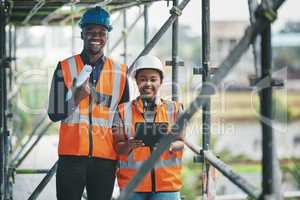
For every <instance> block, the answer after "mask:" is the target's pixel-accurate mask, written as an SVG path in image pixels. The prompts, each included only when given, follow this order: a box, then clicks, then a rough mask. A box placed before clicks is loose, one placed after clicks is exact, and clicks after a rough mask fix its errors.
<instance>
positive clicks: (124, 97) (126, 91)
mask: <svg viewBox="0 0 300 200" xmlns="http://www.w3.org/2000/svg"><path fill="white" fill-rule="evenodd" d="M129 95H130V94H129V85H128V79H127V77H126V83H125V88H124V92H123V95H122V97H121V100H120V103H119V104H121V103H124V102H128V101H129V100H130V96H129Z"/></svg>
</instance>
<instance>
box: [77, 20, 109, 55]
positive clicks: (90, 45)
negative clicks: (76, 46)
mask: <svg viewBox="0 0 300 200" xmlns="http://www.w3.org/2000/svg"><path fill="white" fill-rule="evenodd" d="M107 37H108V33H107V29H106V28H105V27H104V26H101V25H88V26H86V27H85V28H84V29H83V30H82V39H83V43H84V49H85V50H86V52H87V53H88V54H90V55H102V54H103V48H104V46H105V44H106V42H107Z"/></svg>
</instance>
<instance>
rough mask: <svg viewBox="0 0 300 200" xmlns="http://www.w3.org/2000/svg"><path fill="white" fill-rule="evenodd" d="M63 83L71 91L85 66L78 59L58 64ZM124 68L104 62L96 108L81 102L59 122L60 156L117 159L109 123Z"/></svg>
mask: <svg viewBox="0 0 300 200" xmlns="http://www.w3.org/2000/svg"><path fill="white" fill-rule="evenodd" d="M60 64H61V68H62V73H63V78H64V83H65V85H66V87H67V88H68V89H72V86H73V80H74V78H76V77H78V75H79V73H80V71H81V70H82V68H83V66H84V64H83V61H82V60H81V57H80V55H75V56H73V57H70V58H68V59H66V60H63V61H61V63H60ZM126 70H127V68H126V66H125V65H119V64H115V63H113V61H112V59H110V58H106V61H105V63H104V66H103V69H102V71H101V74H100V76H99V79H98V82H97V84H96V88H95V90H96V94H97V100H98V101H99V104H95V103H92V102H90V101H91V99H90V96H88V97H86V98H84V99H83V100H81V101H80V103H79V106H78V107H77V108H76V110H75V111H74V112H73V113H72V114H71V115H70V116H68V117H67V118H66V119H64V120H62V121H61V125H60V132H59V144H58V154H59V155H75V156H93V157H100V158H106V159H112V160H116V159H117V154H116V152H115V150H114V148H113V138H112V129H111V127H112V121H113V116H114V113H115V111H116V109H117V107H118V104H119V102H120V99H121V97H122V94H123V92H124V88H125V82H126Z"/></svg>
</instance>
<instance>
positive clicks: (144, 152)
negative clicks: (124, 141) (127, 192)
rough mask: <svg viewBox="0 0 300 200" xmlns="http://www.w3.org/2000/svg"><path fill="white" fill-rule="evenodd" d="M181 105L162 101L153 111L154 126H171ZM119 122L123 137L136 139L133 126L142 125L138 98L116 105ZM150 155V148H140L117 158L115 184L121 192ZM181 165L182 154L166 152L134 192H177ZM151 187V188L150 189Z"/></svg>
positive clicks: (140, 102) (140, 101) (140, 103)
mask: <svg viewBox="0 0 300 200" xmlns="http://www.w3.org/2000/svg"><path fill="white" fill-rule="evenodd" d="M180 106H181V104H178V103H175V102H171V101H165V100H161V101H160V103H158V105H157V108H156V115H155V119H154V122H165V123H168V124H169V127H171V124H173V123H174V122H175V120H176V115H177V112H178V110H179V107H180ZM119 112H120V116H121V119H122V120H123V122H124V126H125V134H126V136H127V137H134V136H135V130H134V129H135V124H136V123H138V122H142V123H143V122H145V120H144V117H143V103H142V100H141V98H138V99H136V100H134V101H132V102H127V103H123V104H121V105H119ZM150 155H151V149H150V147H139V148H135V149H133V150H132V151H131V152H130V153H129V155H119V169H118V171H117V178H118V184H119V187H120V188H121V189H124V188H125V187H126V185H127V184H128V183H129V182H130V180H131V179H132V178H133V177H134V176H135V174H136V172H137V171H138V170H139V168H140V167H141V165H142V163H143V162H144V161H145V160H147V159H148V158H149V157H150ZM181 161H182V151H177V152H170V151H169V150H167V151H165V152H164V153H163V154H162V155H161V157H160V159H159V160H158V161H157V162H156V163H155V166H154V168H153V169H152V170H151V172H149V173H148V174H147V175H146V176H145V177H144V178H143V180H142V181H141V182H140V183H139V185H138V186H137V187H136V188H135V192H151V191H155V192H160V191H179V190H180V188H181V186H182V183H181V178H180V176H181V168H182V167H181ZM153 187H154V188H153Z"/></svg>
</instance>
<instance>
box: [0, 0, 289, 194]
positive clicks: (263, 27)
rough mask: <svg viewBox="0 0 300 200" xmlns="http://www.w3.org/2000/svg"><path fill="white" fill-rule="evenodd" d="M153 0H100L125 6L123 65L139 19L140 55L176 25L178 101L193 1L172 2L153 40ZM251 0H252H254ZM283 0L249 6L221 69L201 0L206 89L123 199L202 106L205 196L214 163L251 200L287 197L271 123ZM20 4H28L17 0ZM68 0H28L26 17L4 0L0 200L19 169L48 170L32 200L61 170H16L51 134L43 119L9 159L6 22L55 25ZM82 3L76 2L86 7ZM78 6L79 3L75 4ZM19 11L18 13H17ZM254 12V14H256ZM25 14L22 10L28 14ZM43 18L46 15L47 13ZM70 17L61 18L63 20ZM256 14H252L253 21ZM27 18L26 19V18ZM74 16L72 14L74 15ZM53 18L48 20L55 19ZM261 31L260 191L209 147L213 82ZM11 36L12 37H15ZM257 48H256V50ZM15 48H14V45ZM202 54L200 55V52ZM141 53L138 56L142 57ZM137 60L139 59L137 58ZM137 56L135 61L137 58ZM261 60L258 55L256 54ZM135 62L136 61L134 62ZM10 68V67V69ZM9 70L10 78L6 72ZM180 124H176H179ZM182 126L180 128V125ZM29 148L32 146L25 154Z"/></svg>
mask: <svg viewBox="0 0 300 200" xmlns="http://www.w3.org/2000/svg"><path fill="white" fill-rule="evenodd" d="M150 2H154V1H146V0H142V1H138V2H132V1H101V3H103V5H108V6H111V7H112V10H114V11H117V10H122V12H123V28H124V29H123V35H122V36H121V37H120V39H119V40H117V42H116V44H114V45H113V46H112V48H111V49H110V50H111V51H113V50H114V49H115V48H116V47H117V46H118V45H119V44H120V43H121V42H122V41H123V47H124V52H123V56H124V63H127V60H128V59H127V58H128V49H127V37H128V34H129V32H130V30H132V29H133V28H134V26H135V25H136V24H137V22H138V20H139V19H140V18H141V17H142V16H144V45H145V48H144V49H143V50H142V51H141V52H140V54H139V55H138V57H140V56H142V55H145V54H147V53H149V52H150V51H151V49H152V48H153V47H154V46H155V45H156V44H157V42H158V41H159V40H160V38H161V37H162V36H163V34H164V33H166V31H167V30H168V29H169V28H170V27H171V26H172V60H171V61H167V65H170V66H172V100H174V101H177V100H178V76H179V74H178V67H179V66H183V62H181V61H179V58H178V31H179V30H178V29H179V26H178V25H179V21H178V18H179V16H180V15H181V13H182V11H183V10H184V8H185V7H186V6H187V4H188V3H189V2H190V0H182V1H181V2H179V1H178V0H173V7H172V8H171V10H170V17H169V18H168V19H167V20H166V22H165V23H164V24H163V25H162V27H161V28H160V29H159V31H158V32H157V33H156V34H155V35H154V36H153V37H152V39H150V41H149V22H148V7H149V3H150ZM249 2H250V0H249ZM283 2H284V0H273V1H271V0H262V3H261V4H260V5H259V6H258V7H256V6H255V8H254V7H252V8H251V9H250V8H249V9H250V11H251V12H250V14H253V13H254V9H255V13H256V15H255V17H256V19H255V20H251V25H250V26H249V27H248V28H247V29H246V31H245V34H244V36H243V37H242V38H241V39H240V41H239V42H238V44H237V45H236V46H235V48H234V49H233V50H232V51H231V52H230V53H229V55H228V56H227V57H226V58H225V59H224V60H223V62H222V63H221V64H220V65H219V67H218V68H217V70H216V71H214V70H213V68H211V66H210V0H202V65H201V68H196V69H195V70H194V73H195V74H202V89H201V92H200V93H199V94H198V96H197V98H196V99H195V100H194V101H192V102H191V104H190V105H189V106H188V108H187V109H186V111H185V112H184V113H183V114H182V115H180V117H179V118H178V119H177V121H176V124H174V129H172V131H171V133H170V134H168V135H167V136H165V137H164V138H163V139H162V140H161V142H160V143H159V144H158V146H157V149H156V150H155V151H153V153H152V155H151V157H150V158H149V159H148V160H147V161H145V162H144V163H143V165H142V166H141V168H140V170H139V171H138V173H137V175H136V176H135V177H134V178H133V179H132V181H131V182H130V183H129V184H128V185H127V187H126V188H125V189H124V190H123V191H122V192H121V195H120V197H119V199H120V200H127V199H128V198H129V197H130V194H131V193H132V192H133V190H134V188H135V187H136V186H137V184H138V183H139V182H140V181H141V180H142V178H143V177H144V176H145V174H146V173H147V172H149V171H150V170H151V168H153V166H154V164H155V162H156V161H157V160H158V159H159V157H160V155H161V154H162V153H163V152H164V151H165V150H166V149H167V148H168V147H169V145H170V144H171V142H173V141H174V140H175V139H176V137H177V135H178V134H180V133H181V132H182V131H183V130H184V128H185V127H186V124H185V123H186V122H188V121H189V120H190V119H191V118H192V117H193V115H194V114H195V113H196V112H197V111H198V110H199V109H200V108H201V109H202V113H203V114H202V127H203V128H202V134H203V135H202V148H201V147H195V148H194V152H197V155H196V157H195V162H200V163H202V164H203V165H202V166H203V172H202V173H203V182H202V183H203V185H202V190H203V192H202V194H203V198H204V199H208V196H209V192H210V188H209V186H210V184H209V181H210V173H209V171H210V169H211V168H212V167H214V168H216V169H217V170H219V171H220V172H221V173H222V174H223V175H224V176H226V177H227V178H228V179H229V180H230V181H232V182H233V183H234V184H236V185H237V186H238V187H239V188H240V189H241V190H242V191H244V192H245V193H246V194H247V195H248V196H249V197H250V198H252V199H261V200H267V199H282V197H281V196H280V194H278V191H276V190H275V189H274V188H275V184H276V183H275V182H276V181H275V179H274V176H276V171H277V170H276V162H278V161H277V160H276V159H275V158H276V156H274V155H273V154H274V149H275V147H274V145H273V130H272V124H271V121H270V120H269V121H268V120H264V119H271V117H272V116H271V110H272V87H275V86H278V85H277V84H276V83H275V82H274V81H273V80H272V72H271V65H272V64H271V61H272V50H271V23H272V22H273V21H274V20H275V19H276V12H277V10H278V9H279V7H280V6H281V5H282V3H283ZM18 4H19V6H20V7H21V5H23V4H22V3H21V2H20V1H18ZM65 4H66V3H62V2H55V1H53V2H46V1H40V3H34V2H31V6H29V4H27V5H26V4H24V5H23V6H24V7H26V6H27V7H26V10H30V12H29V15H26V17H25V18H24V17H23V18H22V17H20V16H19V15H18V14H16V13H15V12H17V11H18V7H16V8H14V7H12V8H11V7H10V5H9V4H8V1H7V0H0V44H1V48H0V94H1V95H0V137H1V141H0V153H1V155H0V165H1V171H0V179H1V180H0V181H1V193H0V200H8V199H12V187H11V183H10V178H11V176H13V175H14V173H15V172H16V173H47V174H46V176H45V177H44V179H43V180H42V181H41V183H40V184H39V185H38V186H37V188H36V189H35V190H34V192H33V193H32V194H31V196H30V197H29V199H30V200H34V199H37V198H38V196H39V194H40V193H41V192H42V190H43V189H44V187H45V186H46V185H47V183H48V182H49V181H50V179H51V178H52V177H53V175H54V174H55V171H56V166H57V163H55V164H54V165H53V167H52V168H51V169H49V170H47V169H46V170H45V169H40V170H30V169H17V168H18V166H19V165H20V164H21V163H22V161H23V160H24V159H25V158H26V156H27V155H28V154H29V153H30V151H31V150H32V149H33V148H34V146H35V145H36V144H37V143H38V142H39V140H40V139H41V138H42V136H43V135H44V134H45V133H46V132H47V130H48V128H49V127H50V126H51V123H49V124H46V125H44V127H43V128H41V131H39V132H38V129H39V128H40V127H42V125H43V122H44V119H43V120H41V122H40V123H38V124H37V126H36V127H35V128H34V130H33V132H32V133H31V134H30V137H29V138H28V140H27V141H26V142H25V144H24V145H23V146H21V148H20V150H19V151H18V152H17V153H16V156H15V157H14V158H12V159H11V162H8V155H9V151H10V147H9V131H8V127H7V120H8V119H7V118H8V116H9V115H7V114H8V106H7V102H8V98H7V91H8V89H9V91H11V90H12V88H13V87H12V82H11V80H12V73H13V71H11V68H10V61H11V60H12V58H13V57H15V53H14V55H12V54H11V49H12V48H13V46H15V43H14V40H12V39H9V44H10V45H9V51H8V52H9V55H8V56H7V52H6V48H5V47H6V45H5V44H6V42H7V40H6V34H5V33H6V29H5V27H6V25H7V22H8V20H9V15H10V17H11V18H10V20H11V22H15V23H16V24H37V23H39V22H40V21H44V19H45V18H47V17H49V16H50V15H51V20H52V23H54V21H55V20H54V19H57V18H54V17H53V15H54V14H53V13H55V11H56V10H57V9H58V8H59V7H61V6H63V5H65ZM81 4H83V3H77V5H81ZM94 4H95V2H94V1H86V4H84V5H85V6H90V5H94ZM136 5H144V11H143V13H139V16H138V17H137V18H136V19H135V20H134V22H133V23H132V24H131V25H130V26H129V27H128V26H127V15H126V12H127V11H126V10H125V9H126V8H129V7H132V6H136ZM45 6H48V10H49V9H50V8H49V6H50V7H51V10H50V11H49V12H48V13H46V14H45V12H46V11H44V14H45V16H43V15H42V13H40V14H39V15H36V13H38V12H42V11H43V9H44V8H45ZM72 6H74V5H72ZM14 11H15V12H14ZM252 11H253V13H252ZM73 12H74V10H73V9H72V16H73V15H74V16H73V17H74V20H76V16H75V15H76V14H74V13H73ZM24 14H25V12H22V15H24ZM42 16H43V17H42ZM66 17H67V16H60V18H59V19H60V20H64V19H65V18H66ZM253 17H254V15H253V16H252V17H251V19H253ZM21 19H22V20H21ZM72 19H73V18H72ZM51 20H48V22H49V23H50V21H51ZM259 35H261V38H262V40H261V56H260V57H261V72H260V76H259V77H256V80H255V81H254V83H255V86H256V87H262V90H261V92H260V106H261V107H260V110H261V115H262V120H261V125H262V136H263V141H262V150H263V151H262V152H263V157H262V167H263V171H262V189H258V188H256V187H254V186H253V185H252V184H250V183H249V182H248V181H247V180H245V179H244V178H242V177H241V176H240V175H239V174H237V173H236V172H234V171H233V170H232V169H231V168H230V167H229V166H228V165H226V164H225V163H224V162H223V161H222V160H220V159H219V158H217V157H216V156H215V155H214V154H213V152H212V151H211V148H210V134H211V127H210V126H211V125H210V124H211V123H210V117H211V116H210V112H211V111H210V109H211V108H210V107H211V106H210V96H211V95H213V94H214V92H215V91H214V90H213V88H212V85H218V84H219V83H220V82H221V80H223V79H224V77H225V76H226V75H227V74H228V73H229V72H230V70H231V69H232V68H233V66H234V65H235V64H236V63H237V62H238V60H239V59H240V58H241V56H242V55H243V54H244V53H245V52H246V50H247V49H248V48H249V46H250V45H251V44H254V43H255V42H254V41H255V38H256V37H257V36H259ZM10 38H11V37H10ZM255 49H256V47H255V48H254V52H256V53H255V54H257V51H255ZM14 50H15V48H14ZM199 56H200V55H199ZM138 57H137V58H138ZM137 58H136V59H137ZM136 59H135V60H136ZM255 59H257V58H255ZM133 63H134V62H133ZM133 63H132V64H131V65H130V67H129V70H128V71H129V73H130V71H131V70H132V66H133ZM7 69H9V71H7ZM258 73H259V72H258V71H257V74H258ZM7 74H9V76H7ZM7 77H10V78H9V87H7ZM175 127H176V128H175ZM178 127H179V129H178ZM33 136H37V138H36V139H35V141H34V142H33V143H32V145H31V146H29V147H28V145H29V143H30V142H31V141H32V140H33V138H34V137H33ZM25 147H26V148H27V150H26V151H25V153H24V150H25Z"/></svg>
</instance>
